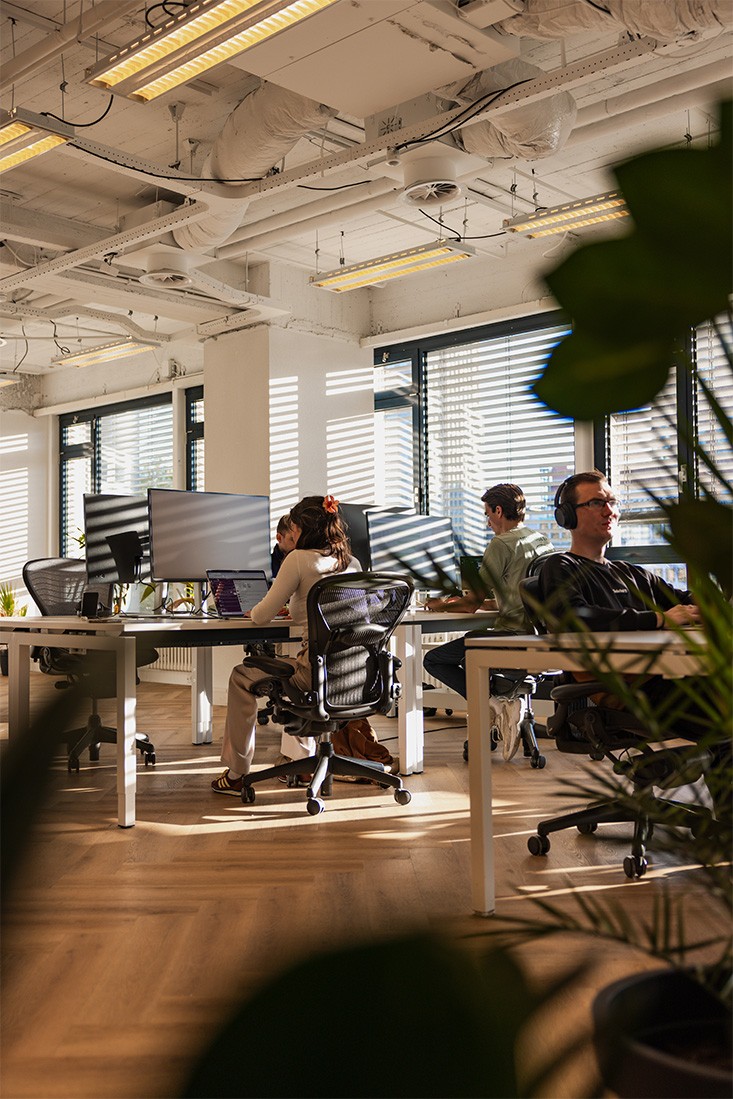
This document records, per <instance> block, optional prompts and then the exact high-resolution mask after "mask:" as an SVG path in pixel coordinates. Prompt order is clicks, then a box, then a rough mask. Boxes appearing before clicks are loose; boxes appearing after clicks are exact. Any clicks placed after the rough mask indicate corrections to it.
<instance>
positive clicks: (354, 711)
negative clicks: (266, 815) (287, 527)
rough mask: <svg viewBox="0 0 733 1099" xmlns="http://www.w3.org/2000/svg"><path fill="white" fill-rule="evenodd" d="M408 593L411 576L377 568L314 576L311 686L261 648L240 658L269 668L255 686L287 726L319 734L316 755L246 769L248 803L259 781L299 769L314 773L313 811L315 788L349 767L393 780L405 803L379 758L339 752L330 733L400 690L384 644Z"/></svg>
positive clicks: (384, 781)
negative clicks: (372, 760)
mask: <svg viewBox="0 0 733 1099" xmlns="http://www.w3.org/2000/svg"><path fill="white" fill-rule="evenodd" d="M411 594H412V584H411V583H410V582H409V581H408V580H404V579H403V578H402V577H395V576H386V575H380V574H378V573H338V574H335V575H332V576H325V577H323V578H322V579H321V580H318V581H316V583H315V584H314V585H313V587H312V588H311V590H310V592H309V593H308V600H307V614H308V659H309V662H310V667H311V683H310V689H308V690H300V689H299V688H298V687H297V686H296V685H295V684H294V683H293V682H291V680H292V676H293V674H294V671H295V669H294V668H293V667H292V665H290V664H286V663H285V662H284V661H282V660H277V659H272V658H269V657H266V656H250V657H246V658H245V660H244V661H243V663H244V664H245V665H246V666H247V667H250V668H258V669H260V670H261V671H264V672H266V673H267V678H266V679H263V680H261V681H260V682H259V683H257V684H256V685H255V687H254V688H253V690H254V693H255V694H258V695H267V696H268V698H269V703H268V706H267V710H268V712H269V713H270V714H271V716H272V719H273V721H275V722H278V723H280V724H284V725H285V729H286V731H287V732H288V733H293V734H295V735H297V736H313V737H317V738H318V748H317V751H316V754H315V755H313V756H309V757H308V758H307V759H297V760H292V761H291V762H289V763H283V764H280V765H278V766H276V767H268V768H266V769H265V770H263V771H256V772H254V773H250V774H248V775H245V776H244V783H243V787H242V801H243V802H244V803H245V804H252V803H253V802H254V800H255V791H254V788H253V787H254V784H255V783H257V782H264V781H267V780H268V779H272V778H279V777H280V776H283V777H284V778H286V779H287V780H289V785H291V784H295V783H296V776H297V775H312V779H311V781H310V784H309V786H308V790H307V795H306V796H307V802H306V808H307V810H308V812H309V813H310V814H311V816H315V815H316V814H318V813H321V812H322V811H323V809H324V803H323V801H322V799H321V797H320V796H319V795H320V794H323V795H324V796H328V795H329V794H330V793H331V786H332V782H333V776H334V775H350V776H353V777H356V778H364V779H369V780H371V781H373V782H376V783H377V784H378V785H379V786H382V787H385V788H389V787H391V788H392V789H393V790H394V796H395V800H396V801H397V802H398V803H399V804H400V805H407V803H408V802H409V801H410V793H409V791H408V790H406V789H405V788H404V786H403V785H402V780H401V779H400V777H399V776H398V775H392V774H389V773H388V772H386V771H385V770H384V767H383V766H382V765H381V764H379V763H369V762H366V761H365V760H357V759H352V758H351V757H348V756H339V755H336V753H335V752H334V750H333V745H332V743H331V735H332V733H334V732H335V731H336V729H338V728H339V727H340V726H342V725H345V724H346V723H347V722H349V721H352V720H355V719H357V718H366V717H370V716H371V715H372V714H386V713H387V712H388V710H389V709H390V708H391V707H392V705H393V704H394V701H395V699H396V698H398V696H399V693H400V688H399V684H398V682H397V680H396V679H395V671H396V669H397V668H398V667H399V662H398V661H397V659H396V658H395V657H394V656H393V655H392V653H390V652H389V649H388V647H387V646H388V644H389V640H390V638H391V636H392V634H393V633H394V630H395V628H396V626H397V625H398V624H399V622H400V620H401V619H402V617H403V615H404V613H405V611H406V610H407V607H408V605H409V602H410V596H411Z"/></svg>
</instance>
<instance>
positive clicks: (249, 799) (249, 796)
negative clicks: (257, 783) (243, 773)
mask: <svg viewBox="0 0 733 1099" xmlns="http://www.w3.org/2000/svg"><path fill="white" fill-rule="evenodd" d="M256 797H257V794H256V793H255V790H254V787H253V786H247V784H246V783H243V784H242V805H254V802H255V798H256Z"/></svg>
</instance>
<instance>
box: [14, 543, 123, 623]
mask: <svg viewBox="0 0 733 1099" xmlns="http://www.w3.org/2000/svg"><path fill="white" fill-rule="evenodd" d="M23 583H24V584H25V586H26V588H27V589H28V591H29V592H30V594H31V596H32V598H33V602H34V603H35V604H36V606H37V607H38V609H39V611H40V612H41V614H43V615H57V614H58V615H66V614H76V612H77V611H78V610H79V606H80V604H81V597H82V595H83V594H84V592H85V591H95V592H96V593H97V594H98V596H99V601H100V603H102V604H104V605H105V606H108V605H109V602H110V595H111V591H112V588H111V585H110V584H90V583H89V582H88V580H87V566H86V562H85V561H75V560H72V559H70V558H67V557H46V558H42V559H40V560H37V561H28V562H27V563H26V564H25V565H24V566H23Z"/></svg>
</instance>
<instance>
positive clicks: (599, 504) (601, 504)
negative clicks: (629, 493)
mask: <svg viewBox="0 0 733 1099" xmlns="http://www.w3.org/2000/svg"><path fill="white" fill-rule="evenodd" d="M605 507H609V508H610V509H611V511H618V509H619V507H620V503H619V501H618V500H617V499H616V497H615V496H607V497H605V499H604V498H602V497H600V496H594V497H593V499H592V500H586V501H585V503H584V504H576V505H575V508H576V510H577V509H578V508H595V510H596V511H600V510H601V508H605Z"/></svg>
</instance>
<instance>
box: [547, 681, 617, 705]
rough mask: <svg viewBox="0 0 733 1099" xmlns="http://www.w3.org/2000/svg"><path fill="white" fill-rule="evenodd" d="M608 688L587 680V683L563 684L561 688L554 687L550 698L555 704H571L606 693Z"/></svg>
mask: <svg viewBox="0 0 733 1099" xmlns="http://www.w3.org/2000/svg"><path fill="white" fill-rule="evenodd" d="M607 690H608V688H607V687H605V686H604V685H603V683H598V682H597V681H595V680H587V681H586V682H585V683H562V684H561V685H560V686H559V687H553V688H552V690H551V691H550V697H551V698H552V699H554V701H555V702H571V701H572V700H573V699H575V698H589V697H590V695H594V694H600V693H601V692H604V693H605V692H606V691H607Z"/></svg>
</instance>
